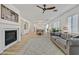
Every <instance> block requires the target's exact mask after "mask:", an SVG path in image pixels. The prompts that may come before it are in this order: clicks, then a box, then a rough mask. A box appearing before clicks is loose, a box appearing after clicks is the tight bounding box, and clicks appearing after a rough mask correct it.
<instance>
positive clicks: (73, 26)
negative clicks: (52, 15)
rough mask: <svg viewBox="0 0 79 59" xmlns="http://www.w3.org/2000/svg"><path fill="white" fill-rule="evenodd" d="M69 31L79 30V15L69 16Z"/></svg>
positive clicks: (75, 31)
mask: <svg viewBox="0 0 79 59" xmlns="http://www.w3.org/2000/svg"><path fill="white" fill-rule="evenodd" d="M68 31H69V32H71V33H77V32H78V15H73V16H70V17H68Z"/></svg>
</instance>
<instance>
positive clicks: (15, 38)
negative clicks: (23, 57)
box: [0, 4, 79, 55]
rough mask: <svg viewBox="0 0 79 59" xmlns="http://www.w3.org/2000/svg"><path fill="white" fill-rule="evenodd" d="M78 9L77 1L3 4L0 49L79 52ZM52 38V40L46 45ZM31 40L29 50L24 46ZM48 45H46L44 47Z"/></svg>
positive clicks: (37, 51)
mask: <svg viewBox="0 0 79 59" xmlns="http://www.w3.org/2000/svg"><path fill="white" fill-rule="evenodd" d="M43 7H44V9H43ZM64 7H65V8H64ZM40 8H41V9H40ZM78 9H79V5H78V4H71V5H70V4H54V5H53V4H1V5H0V10H1V12H0V15H1V17H0V18H1V20H0V29H1V31H0V33H1V34H0V53H1V54H3V55H4V54H27V55H28V54H34V55H35V54H48V55H50V54H52V55H54V54H56V55H60V54H64V53H65V54H67V55H76V54H79V51H78V49H79V41H78V38H79V37H78V35H79V34H78V32H79V28H78V24H79V19H78V18H79V11H78ZM35 12H36V13H35ZM52 16H53V17H52ZM23 39H24V40H23ZM31 39H32V40H31ZM30 40H31V41H30ZM49 40H50V42H51V43H49V44H48V45H47V43H48V42H49ZM32 41H33V42H32ZM18 42H19V43H18ZM28 42H30V43H28ZM41 42H42V43H43V44H42V45H40V44H41ZM46 42H47V43H46ZM26 43H27V44H26ZM37 43H39V44H37ZM28 44H30V47H29V48H28V49H29V50H27V48H25V45H27V46H29V45H28ZM33 44H34V45H33ZM32 45H33V46H32ZM35 45H36V47H35ZM45 45H47V46H46V47H44V46H45ZM54 45H55V47H54ZM56 45H57V46H56ZM13 46H14V47H13ZM15 46H16V49H15ZM49 46H51V48H49ZM52 46H53V47H52ZM18 47H19V48H18ZM22 47H23V49H21V48H22ZM58 47H59V48H58ZM35 48H36V49H35ZM45 48H46V49H47V51H48V52H47V51H46V49H45ZM20 49H21V51H20ZM25 49H26V50H27V51H26V50H25ZM32 49H33V50H32ZM44 49H45V50H44ZM53 49H54V50H53ZM30 50H31V51H32V52H31V51H30ZM61 50H62V51H61ZM16 51H20V52H18V53H16ZM29 51H30V52H29ZM33 51H34V52H33ZM39 51H40V52H39ZM63 52H64V53H63Z"/></svg>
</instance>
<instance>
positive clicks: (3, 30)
mask: <svg viewBox="0 0 79 59" xmlns="http://www.w3.org/2000/svg"><path fill="white" fill-rule="evenodd" d="M20 32H21V31H20V26H19V25H13V24H6V23H0V53H2V52H3V51H4V50H5V49H7V48H9V47H11V46H12V45H14V44H15V43H17V42H19V41H20V40H21V33H20ZM13 35H14V36H13ZM13 37H14V38H13ZM6 39H7V41H6ZM10 41H13V42H10Z"/></svg>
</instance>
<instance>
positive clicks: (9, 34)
mask: <svg viewBox="0 0 79 59" xmlns="http://www.w3.org/2000/svg"><path fill="white" fill-rule="evenodd" d="M16 40H17V30H9V31H5V46H6V45H9V44H10V43H12V42H14V41H16Z"/></svg>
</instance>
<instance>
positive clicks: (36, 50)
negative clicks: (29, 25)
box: [2, 33, 64, 55]
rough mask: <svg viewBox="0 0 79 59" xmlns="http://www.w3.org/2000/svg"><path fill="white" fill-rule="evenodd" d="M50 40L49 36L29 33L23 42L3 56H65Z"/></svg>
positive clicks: (23, 38) (9, 49)
mask: <svg viewBox="0 0 79 59" xmlns="http://www.w3.org/2000/svg"><path fill="white" fill-rule="evenodd" d="M63 54H64V53H63V52H61V50H60V49H59V48H57V47H56V46H55V45H54V44H53V43H52V42H51V41H50V39H49V37H48V35H41V36H39V35H36V34H35V33H29V34H26V35H24V36H23V37H22V41H21V42H18V43H17V44H15V45H13V46H12V47H10V48H8V49H6V50H5V51H4V52H3V53H2V55H63Z"/></svg>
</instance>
